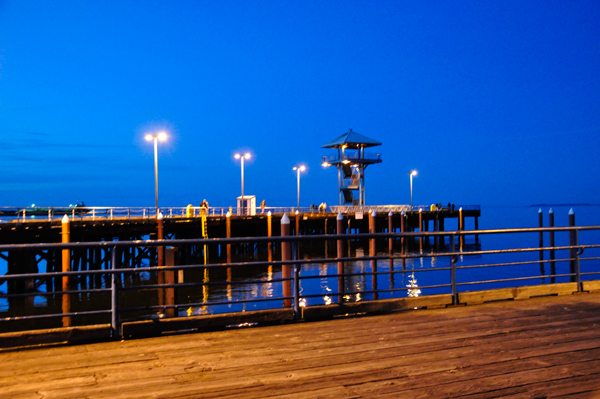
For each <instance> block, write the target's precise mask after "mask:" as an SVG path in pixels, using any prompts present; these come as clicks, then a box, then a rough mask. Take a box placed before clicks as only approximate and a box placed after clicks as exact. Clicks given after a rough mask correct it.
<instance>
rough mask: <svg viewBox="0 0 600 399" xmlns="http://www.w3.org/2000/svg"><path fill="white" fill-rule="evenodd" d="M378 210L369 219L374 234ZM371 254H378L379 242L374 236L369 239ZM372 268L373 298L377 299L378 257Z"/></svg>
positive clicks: (370, 229) (372, 263)
mask: <svg viewBox="0 0 600 399" xmlns="http://www.w3.org/2000/svg"><path fill="white" fill-rule="evenodd" d="M376 218H377V212H375V211H373V212H371V217H370V219H369V221H370V223H369V233H371V234H374V233H375V232H376V231H377V228H376V222H377V219H376ZM369 244H370V245H369V255H371V256H377V243H376V241H375V239H374V238H371V239H370V240H369ZM371 265H372V266H371V270H372V271H373V280H372V281H373V299H377V298H378V295H377V274H375V273H377V259H373V260H372V261H371Z"/></svg>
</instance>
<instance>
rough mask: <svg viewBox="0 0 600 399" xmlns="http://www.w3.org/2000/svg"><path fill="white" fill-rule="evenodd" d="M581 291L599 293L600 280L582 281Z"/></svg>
mask: <svg viewBox="0 0 600 399" xmlns="http://www.w3.org/2000/svg"><path fill="white" fill-rule="evenodd" d="M581 290H582V291H586V292H598V291H600V280H591V281H582V282H581Z"/></svg>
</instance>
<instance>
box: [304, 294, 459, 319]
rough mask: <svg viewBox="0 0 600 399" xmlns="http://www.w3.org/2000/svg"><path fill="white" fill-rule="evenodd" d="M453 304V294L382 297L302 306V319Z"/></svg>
mask: <svg viewBox="0 0 600 399" xmlns="http://www.w3.org/2000/svg"><path fill="white" fill-rule="evenodd" d="M447 305H452V295H450V294H442V295H426V296H422V297H417V298H396V299H382V300H378V301H364V302H348V303H343V304H335V305H321V306H308V307H304V308H302V319H304V320H321V319H327V318H332V317H335V316H345V315H354V314H360V313H372V314H377V313H389V312H393V311H396V310H403V309H415V308H438V307H445V306H447Z"/></svg>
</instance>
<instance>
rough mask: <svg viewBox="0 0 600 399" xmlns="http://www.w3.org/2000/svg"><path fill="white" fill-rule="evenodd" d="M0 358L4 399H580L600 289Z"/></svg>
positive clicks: (589, 367)
mask: <svg viewBox="0 0 600 399" xmlns="http://www.w3.org/2000/svg"><path fill="white" fill-rule="evenodd" d="M73 348H77V350H73ZM0 362H2V363H3V364H9V365H10V367H4V368H0V397H2V398H5V397H7V398H10V397H40V396H44V397H48V398H51V397H61V398H79V397H90V398H92V397H93V398H111V399H118V398H128V397H140V398H146V397H147V398H151V397H152V398H167V397H168V398H177V397H179V398H192V397H203V398H211V397H219V398H221V397H225V398H226V397H229V398H258V397H260V398H267V397H285V395H289V396H290V397H291V396H293V397H305V398H312V397H351V398H354V397H444V396H445V397H460V396H465V395H470V396H471V397H493V396H494V395H495V396H496V397H498V396H508V395H521V394H524V393H527V392H529V391H531V392H535V393H536V395H537V394H539V395H537V396H531V397H542V395H544V394H546V393H547V392H556V393H559V392H560V393H561V395H565V396H566V395H570V394H573V395H577V394H579V393H581V392H584V391H587V392H593V391H595V390H600V386H598V384H599V383H598V382H597V381H600V378H599V377H600V375H599V374H598V372H597V371H596V370H600V294H582V295H571V296H565V297H557V296H551V297H542V298H535V299H531V300H528V301H518V302H515V301H506V302H492V303H488V304H485V305H481V306H476V307H472V306H466V307H465V306H459V307H449V308H444V309H437V310H419V311H415V312H398V313H392V314H386V315H382V316H371V317H355V318H339V319H335V320H328V321H322V322H313V323H296V324H284V325H275V326H267V327H261V328H248V329H236V330H227V331H218V332H210V333H202V334H189V335H172V336H165V337H158V338H149V339H143V340H125V341H121V342H106V343H97V344H87V345H80V346H77V347H45V348H40V349H31V350H26V351H22V350H19V351H16V350H13V351H4V352H2V351H0ZM548 381H549V382H548ZM572 381H577V382H578V385H579V386H581V387H583V388H582V389H579V388H577V384H572V383H571V382H572ZM550 385H552V388H553V389H554V391H546V390H545V389H549V387H550ZM440 387H441V388H440ZM578 389H579V390H578Z"/></svg>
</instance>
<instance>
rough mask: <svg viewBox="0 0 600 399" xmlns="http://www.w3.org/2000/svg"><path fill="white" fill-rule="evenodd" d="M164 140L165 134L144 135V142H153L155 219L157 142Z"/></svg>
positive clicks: (156, 201)
mask: <svg viewBox="0 0 600 399" xmlns="http://www.w3.org/2000/svg"><path fill="white" fill-rule="evenodd" d="M166 139H167V134H166V133H165V132H160V133H158V134H147V135H146V140H148V141H152V140H154V200H155V203H156V217H158V140H160V141H165V140H166Z"/></svg>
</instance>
